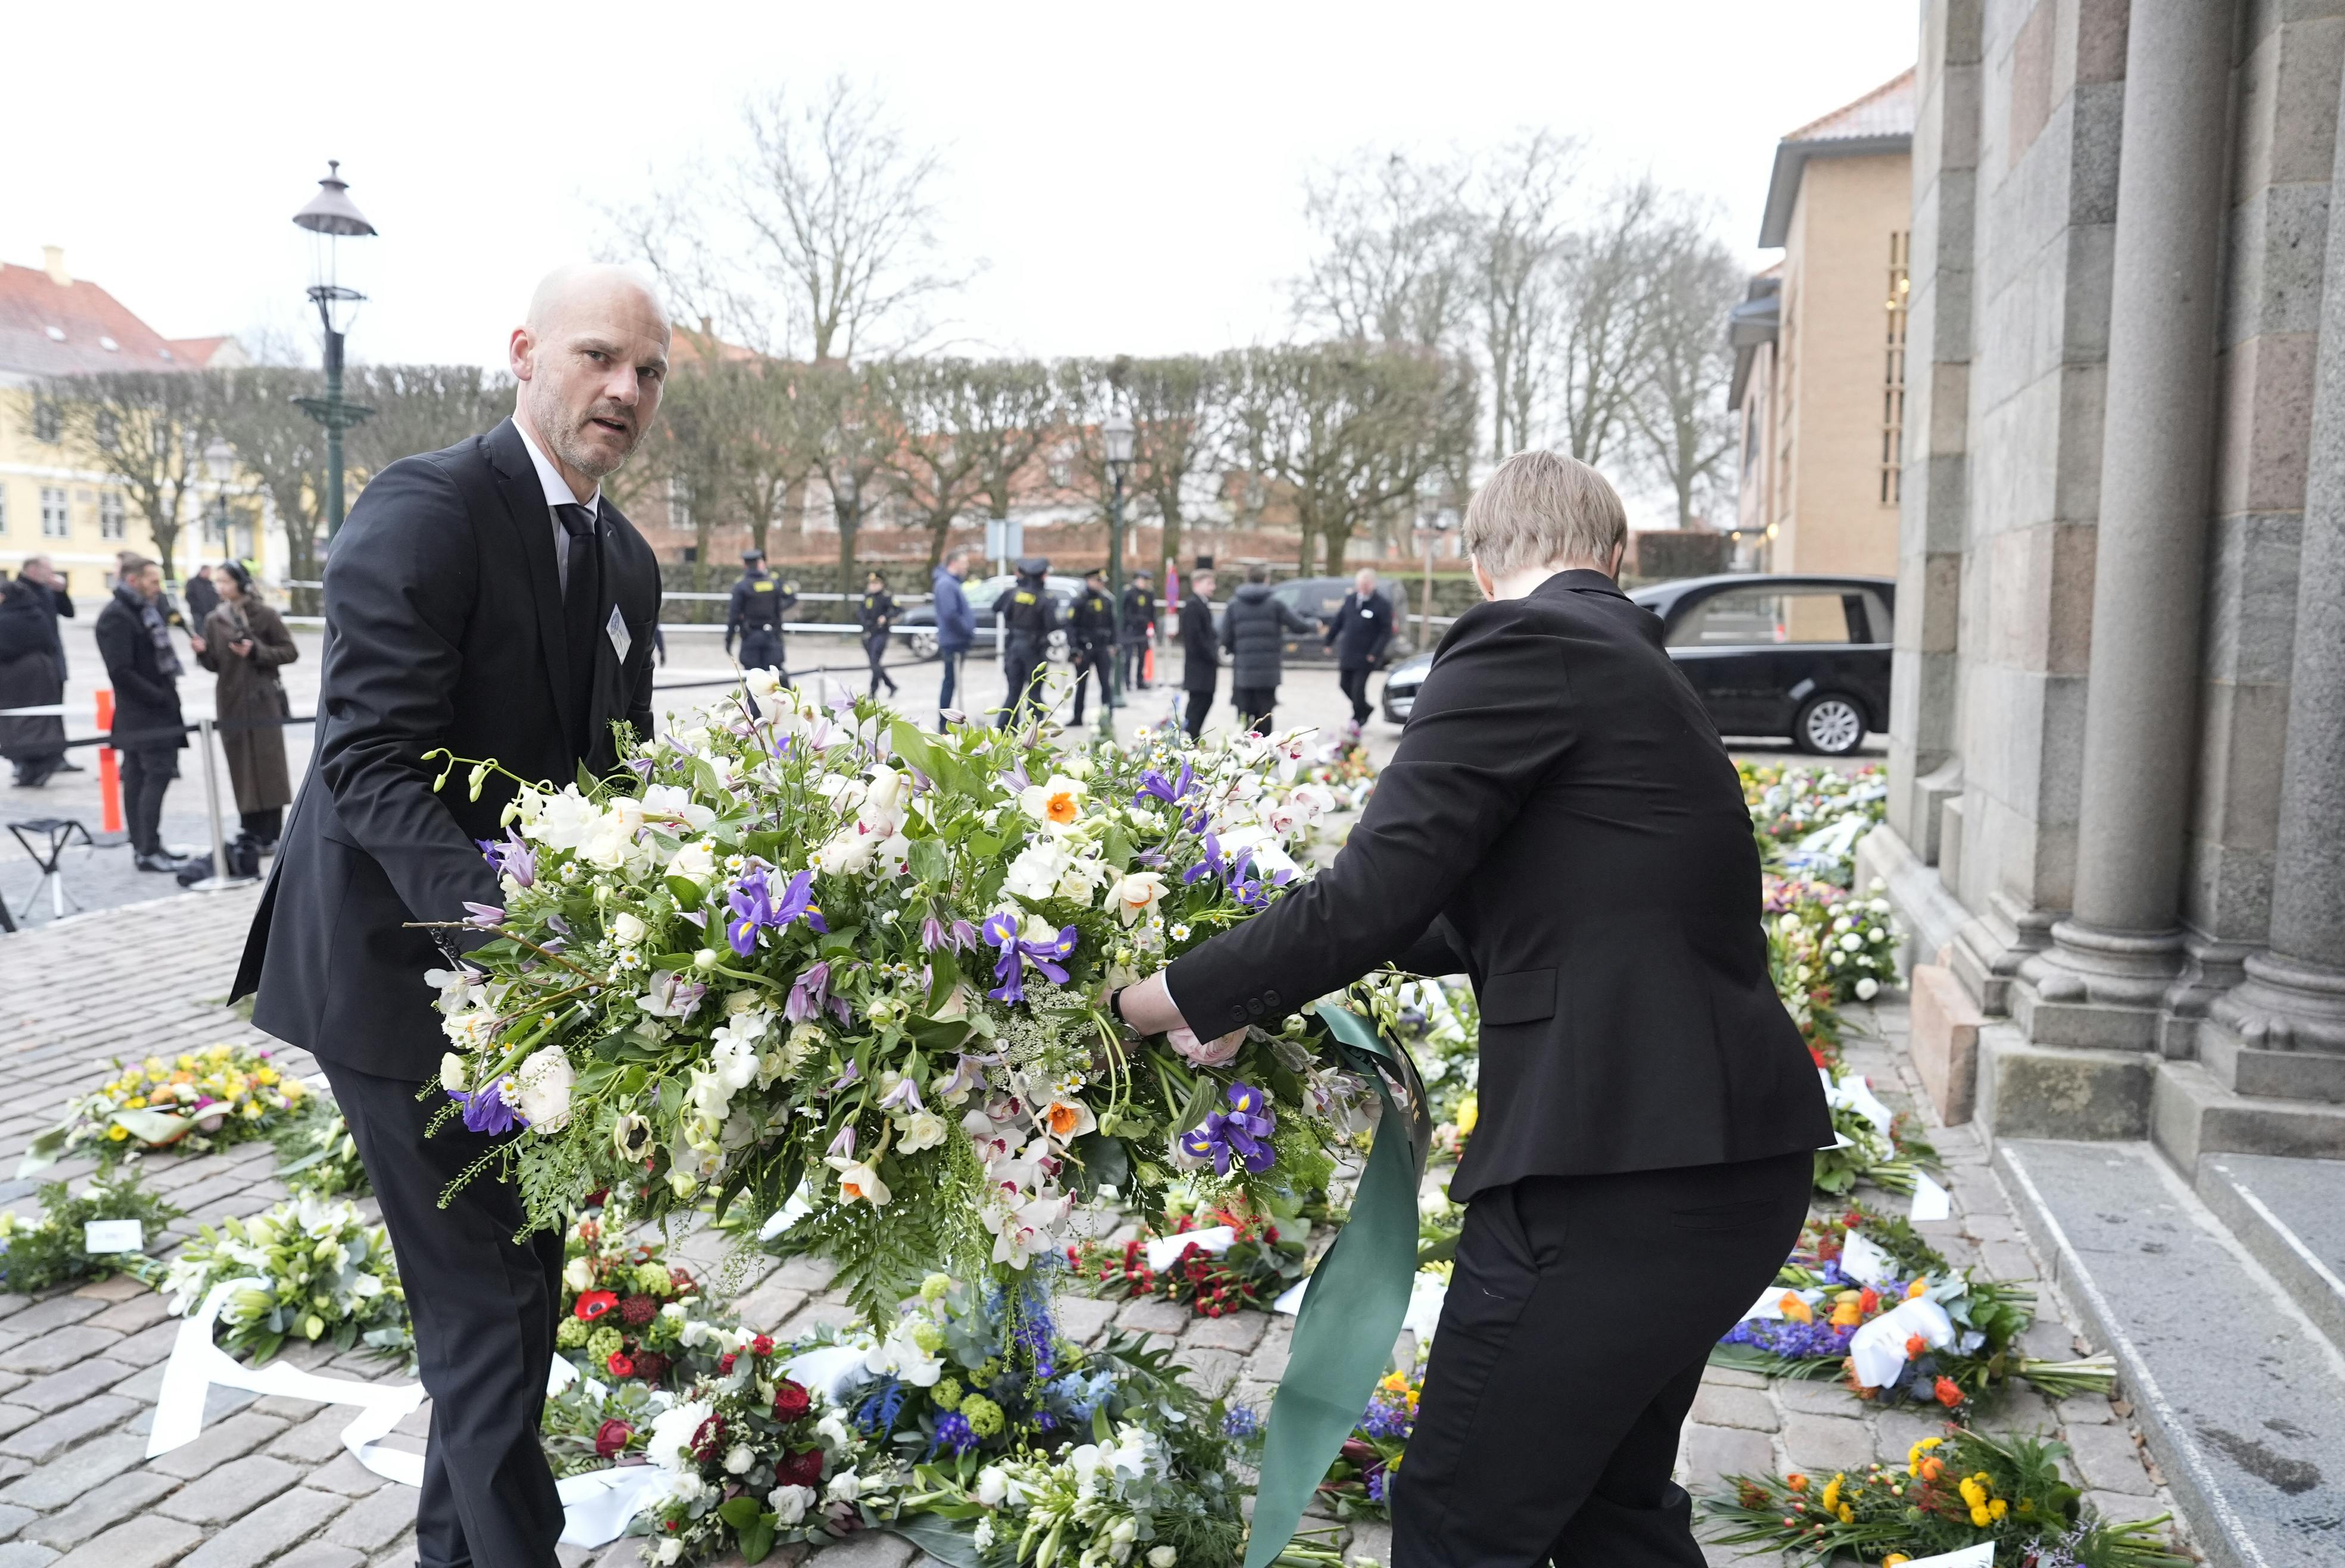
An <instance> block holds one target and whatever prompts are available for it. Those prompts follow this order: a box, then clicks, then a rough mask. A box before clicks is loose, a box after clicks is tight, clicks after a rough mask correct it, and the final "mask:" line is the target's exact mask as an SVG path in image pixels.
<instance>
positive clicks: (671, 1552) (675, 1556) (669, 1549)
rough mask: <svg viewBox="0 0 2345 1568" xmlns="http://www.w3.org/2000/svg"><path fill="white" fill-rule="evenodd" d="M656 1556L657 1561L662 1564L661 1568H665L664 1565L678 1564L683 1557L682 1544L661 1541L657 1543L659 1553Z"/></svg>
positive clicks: (679, 1542)
mask: <svg viewBox="0 0 2345 1568" xmlns="http://www.w3.org/2000/svg"><path fill="white" fill-rule="evenodd" d="M657 1555H658V1561H659V1562H660V1563H661V1564H662V1568H665V1565H666V1564H668V1563H675V1562H680V1561H681V1560H682V1559H683V1557H684V1543H683V1542H681V1541H663V1542H661V1543H659V1552H658V1554H657Z"/></svg>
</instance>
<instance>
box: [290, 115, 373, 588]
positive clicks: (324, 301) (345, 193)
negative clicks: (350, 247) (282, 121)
mask: <svg viewBox="0 0 2345 1568" xmlns="http://www.w3.org/2000/svg"><path fill="white" fill-rule="evenodd" d="M341 173H342V166H341V161H340V159H338V158H329V159H327V160H326V177H325V178H323V179H321V180H320V181H319V182H318V185H319V187H320V188H319V191H318V194H317V195H316V196H313V197H310V205H309V206H307V207H303V208H302V209H301V210H300V211H299V212H297V213H295V214H294V215H293V222H294V223H295V225H296V226H297V227H299V228H306V229H308V230H309V231H310V233H311V234H313V235H316V236H317V237H318V238H317V240H316V241H315V243H314V245H313V247H312V249H311V252H310V255H311V267H310V278H311V281H310V303H312V304H314V305H315V306H317V308H318V321H319V324H320V326H322V327H323V328H324V329H325V332H326V352H325V359H326V395H325V396H324V397H322V398H297V399H295V401H296V402H298V403H299V404H300V405H301V407H302V409H303V410H306V411H307V412H308V414H309V416H310V418H311V419H313V420H317V421H318V422H319V423H320V424H321V425H323V426H325V427H326V539H327V542H328V543H329V544H330V543H331V542H332V541H333V538H334V535H335V534H337V533H339V532H340V531H341V528H342V432H343V431H344V430H349V429H350V428H351V427H352V426H355V425H357V424H359V423H360V421H362V420H365V419H366V418H367V416H368V415H370V414H371V413H373V412H374V410H372V409H370V408H365V407H362V406H361V405H360V404H357V403H353V402H349V401H346V400H344V399H343V397H342V336H343V334H344V333H345V332H346V331H348V330H349V328H350V320H351V319H352V317H353V316H354V315H355V314H356V308H357V306H358V305H359V303H360V301H361V300H363V299H365V298H366V296H365V295H363V294H361V293H360V292H359V291H358V290H357V289H355V288H343V287H342V285H341V282H340V276H339V272H338V270H337V267H336V263H337V261H338V260H339V258H338V256H337V254H336V251H337V248H338V242H339V241H340V239H341V238H343V237H344V236H346V235H347V236H350V238H359V237H360V236H364V235H371V234H373V233H374V232H375V228H374V225H373V224H371V223H370V222H368V221H367V216H366V214H364V213H362V212H360V210H359V209H358V204H357V203H355V202H353V201H351V200H350V186H349V184H348V183H347V182H345V181H344V180H343V178H342V177H341Z"/></svg>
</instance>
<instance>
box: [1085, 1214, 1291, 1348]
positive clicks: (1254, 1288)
mask: <svg viewBox="0 0 2345 1568" xmlns="http://www.w3.org/2000/svg"><path fill="white" fill-rule="evenodd" d="M1310 1228H1311V1227H1310V1221H1308V1220H1306V1219H1304V1218H1303V1217H1302V1216H1301V1215H1300V1214H1298V1213H1290V1214H1289V1215H1288V1216H1287V1217H1286V1219H1285V1220H1284V1223H1283V1224H1282V1223H1281V1222H1280V1221H1279V1220H1278V1219H1276V1217H1274V1216H1265V1215H1257V1214H1254V1213H1252V1212H1251V1211H1249V1210H1247V1209H1244V1208H1243V1207H1239V1206H1235V1205H1217V1204H1210V1203H1201V1202H1197V1201H1195V1200H1193V1199H1189V1198H1187V1197H1186V1196H1185V1195H1183V1194H1182V1193H1180V1192H1178V1191H1176V1192H1175V1193H1174V1194H1173V1196H1172V1197H1171V1198H1170V1199H1168V1200H1167V1202H1166V1205H1165V1215H1164V1220H1163V1223H1162V1224H1161V1225H1155V1226H1151V1227H1149V1228H1148V1229H1147V1231H1146V1232H1145V1233H1144V1234H1143V1235H1142V1236H1140V1237H1138V1238H1136V1239H1132V1240H1130V1241H1126V1242H1124V1243H1122V1245H1121V1246H1118V1245H1116V1244H1114V1243H1112V1242H1098V1241H1086V1242H1082V1243H1081V1244H1080V1245H1078V1246H1075V1247H1072V1248H1070V1249H1068V1252H1067V1261H1068V1263H1069V1265H1070V1266H1071V1268H1072V1269H1073V1270H1074V1273H1075V1277H1076V1278H1077V1279H1079V1280H1087V1281H1089V1282H1090V1283H1091V1287H1092V1289H1093V1290H1096V1291H1097V1292H1098V1293H1100V1294H1101V1295H1106V1296H1118V1297H1123V1298H1126V1299H1138V1298H1141V1297H1149V1296H1154V1297H1161V1298H1162V1299H1163V1300H1167V1301H1178V1302H1180V1303H1181V1304H1182V1305H1183V1306H1184V1307H1187V1308H1188V1309H1189V1310H1192V1311H1193V1312H1195V1313H1196V1314H1197V1315H1198V1316H1199V1317H1202V1318H1221V1317H1226V1316H1228V1315H1229V1314H1230V1313H1232V1312H1236V1311H1242V1310H1244V1309H1245V1308H1248V1307H1259V1308H1265V1309H1266V1308H1268V1307H1269V1305H1270V1303H1271V1302H1273V1301H1274V1300H1277V1299H1278V1297H1279V1295H1280V1294H1281V1293H1282V1292H1283V1291H1284V1290H1286V1288H1287V1287H1288V1286H1290V1285H1292V1284H1294V1282H1295V1281H1296V1280H1300V1279H1302V1278H1303V1262H1304V1254H1305V1252H1306V1251H1307V1247H1306V1245H1305V1240H1306V1238H1307V1237H1308V1236H1309V1234H1310Z"/></svg>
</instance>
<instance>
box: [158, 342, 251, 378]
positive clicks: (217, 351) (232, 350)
mask: <svg viewBox="0 0 2345 1568" xmlns="http://www.w3.org/2000/svg"><path fill="white" fill-rule="evenodd" d="M166 347H167V348H168V349H170V350H171V358H172V359H173V360H174V361H175V362H177V363H178V364H179V365H180V366H182V367H184V368H185V369H190V370H203V369H210V368H211V366H212V364H213V363H214V361H216V360H217V361H218V364H219V367H220V369H224V370H227V369H235V368H236V367H237V366H239V365H242V364H244V363H246V359H245V357H244V348H243V345H241V344H239V343H238V342H237V340H236V339H233V338H228V337H220V338H173V339H170V340H169V341H168V343H167V345H166Z"/></svg>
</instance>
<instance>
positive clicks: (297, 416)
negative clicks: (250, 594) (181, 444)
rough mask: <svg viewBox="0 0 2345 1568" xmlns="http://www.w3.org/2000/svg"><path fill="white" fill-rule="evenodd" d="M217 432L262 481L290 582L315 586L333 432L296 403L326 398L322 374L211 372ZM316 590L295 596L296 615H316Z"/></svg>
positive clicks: (274, 368) (266, 369)
mask: <svg viewBox="0 0 2345 1568" xmlns="http://www.w3.org/2000/svg"><path fill="white" fill-rule="evenodd" d="M209 374H210V375H211V377H212V382H213V389H214V396H215V400H216V401H215V403H214V407H215V409H216V410H217V413H216V420H217V428H218V432H219V434H220V436H221V438H222V439H223V440H226V441H227V442H228V445H229V446H230V447H232V448H233V449H235V451H236V460H237V466H238V467H239V468H240V469H241V470H244V471H245V472H246V473H249V474H250V475H251V476H252V477H253V478H254V479H256V480H258V481H259V482H260V487H261V489H262V490H263V491H267V492H268V495H269V504H270V505H271V506H272V507H273V508H275V510H276V512H277V519H278V521H279V523H280V524H282V525H283V527H284V530H285V575H286V576H287V577H289V578H291V579H293V580H294V581H295V582H316V581H317V580H318V575H319V573H320V571H321V570H323V567H324V557H323V554H322V551H321V546H322V545H323V543H324V540H323V537H322V536H323V533H324V530H325V524H326V518H325V494H326V430H325V427H324V426H322V425H320V423H318V421H317V420H313V419H311V418H310V416H309V414H308V412H307V411H306V410H303V409H301V408H300V407H299V405H298V404H296V403H295V401H294V400H295V399H296V398H314V397H319V396H321V395H323V393H324V391H325V378H324V377H323V376H322V375H320V373H319V372H318V371H316V370H312V369H301V368H297V367H290V366H281V365H270V366H260V367H255V368H252V369H239V370H221V371H215V372H209ZM316 593H317V591H316V590H315V589H310V588H297V589H295V590H293V604H294V607H295V608H296V609H297V610H302V611H312V612H314V609H315V602H316Z"/></svg>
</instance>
